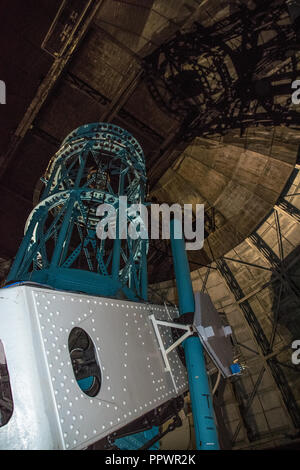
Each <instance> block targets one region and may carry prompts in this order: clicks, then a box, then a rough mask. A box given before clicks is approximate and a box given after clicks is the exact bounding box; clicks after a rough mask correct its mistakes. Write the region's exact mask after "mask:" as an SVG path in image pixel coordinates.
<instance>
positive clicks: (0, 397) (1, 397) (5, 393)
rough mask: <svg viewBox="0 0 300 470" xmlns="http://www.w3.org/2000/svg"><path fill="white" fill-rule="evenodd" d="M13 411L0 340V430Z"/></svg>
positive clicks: (7, 374)
mask: <svg viewBox="0 0 300 470" xmlns="http://www.w3.org/2000/svg"><path fill="white" fill-rule="evenodd" d="M13 409H14V404H13V398H12V393H11V387H10V380H9V373H8V368H7V363H6V357H5V352H4V346H3V343H2V341H1V340H0V428H1V427H2V426H4V425H5V424H7V423H8V421H9V420H10V418H11V417H12V414H13Z"/></svg>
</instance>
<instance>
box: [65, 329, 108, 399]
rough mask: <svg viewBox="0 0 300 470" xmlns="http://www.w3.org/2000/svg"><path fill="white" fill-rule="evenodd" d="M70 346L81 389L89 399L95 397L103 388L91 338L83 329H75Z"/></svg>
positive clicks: (70, 336)
mask: <svg viewBox="0 0 300 470" xmlns="http://www.w3.org/2000/svg"><path fill="white" fill-rule="evenodd" d="M68 346H69V352H70V356H71V361H72V367H73V371H74V375H75V378H76V380H77V383H78V385H79V387H80V388H81V390H82V391H83V392H84V393H85V394H86V395H88V396H89V397H95V396H96V395H97V394H98V393H99V390H100V387H101V370H100V367H99V364H98V360H97V355H96V350H95V346H94V343H93V341H92V339H91V337H90V336H89V335H88V334H87V332H86V331H84V330H83V329H82V328H78V327H75V328H73V329H72V331H71V332H70V335H69V340H68Z"/></svg>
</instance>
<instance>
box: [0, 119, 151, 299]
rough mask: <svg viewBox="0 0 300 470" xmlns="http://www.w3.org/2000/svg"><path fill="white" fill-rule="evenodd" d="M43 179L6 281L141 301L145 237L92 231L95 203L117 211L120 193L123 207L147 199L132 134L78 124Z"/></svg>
mask: <svg viewBox="0 0 300 470" xmlns="http://www.w3.org/2000/svg"><path fill="white" fill-rule="evenodd" d="M43 182H44V183H45V189H44V191H43V194H42V196H41V199H40V202H39V203H38V205H37V206H36V207H35V208H34V209H33V211H32V212H31V214H30V215H29V218H28V220H27V223H26V228H25V236H24V239H23V241H22V244H21V246H20V249H19V251H18V253H17V256H16V259H15V261H14V263H13V266H12V268H11V271H10V273H9V276H8V279H7V280H8V281H12V280H21V281H34V282H40V283H43V284H47V285H50V286H52V287H55V288H63V289H69V290H75V291H76V290H78V291H81V292H86V293H88V294H98V295H109V296H113V297H118V296H125V297H127V298H129V299H131V300H137V299H141V298H142V299H145V300H146V298H147V265H146V252H147V245H148V241H147V240H142V239H141V238H137V239H136V240H133V239H132V238H129V237H127V238H126V239H124V240H121V239H119V238H118V237H116V239H115V240H111V239H109V238H106V239H105V240H102V239H101V240H100V239H98V237H97V234H96V225H97V223H99V220H100V219H101V218H100V217H98V216H97V214H96V211H97V207H98V206H99V205H100V204H102V203H106V204H110V205H111V206H113V207H114V209H115V210H116V213H117V214H119V209H120V208H119V197H120V196H126V197H127V201H128V205H131V204H139V203H143V202H144V195H145V187H146V171H145V162H144V155H143V151H142V149H141V147H140V145H139V144H138V142H137V141H136V139H135V138H134V137H133V136H132V135H131V134H130V133H128V132H127V131H125V130H123V129H121V128H120V127H118V126H115V125H111V124H105V123H93V124H88V125H84V126H81V127H79V128H78V129H76V130H75V131H73V132H72V133H71V134H69V135H68V137H67V138H66V139H65V140H64V141H63V143H62V146H61V147H60V149H59V150H58V152H57V153H56V154H55V155H54V157H53V158H52V160H51V162H50V164H49V166H48V169H47V171H46V174H45V177H44V178H43ZM130 221H132V216H131V215H130V214H129V213H128V212H127V223H129V222H130ZM115 223H116V225H118V216H117V219H116V221H115ZM116 229H117V227H116Z"/></svg>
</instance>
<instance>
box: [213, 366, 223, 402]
mask: <svg viewBox="0 0 300 470" xmlns="http://www.w3.org/2000/svg"><path fill="white" fill-rule="evenodd" d="M220 380H221V371H220V370H218V377H217V380H216V383H215V385H214V388H213V390H212V395H213V396H214V394H215V393H216V391H217V388H218V386H219V384H220Z"/></svg>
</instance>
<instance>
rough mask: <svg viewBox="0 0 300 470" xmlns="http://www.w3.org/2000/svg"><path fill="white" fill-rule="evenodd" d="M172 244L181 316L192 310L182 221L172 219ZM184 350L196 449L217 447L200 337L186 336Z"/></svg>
mask: <svg viewBox="0 0 300 470" xmlns="http://www.w3.org/2000/svg"><path fill="white" fill-rule="evenodd" d="M171 247H172V254H173V262H174V270H175V277H176V285H177V290H178V298H179V311H180V315H183V314H184V313H189V312H194V311H195V300H194V293H193V286H192V281H191V276H190V268H189V263H188V259H187V254H186V250H185V242H184V239H183V236H182V222H181V220H178V219H175V218H174V219H173V220H172V221H171ZM183 347H184V353H185V359H186V366H187V372H188V378H189V387H190V395H191V402H192V411H193V419H194V426H195V435H196V445H197V449H199V450H219V442H218V434H217V430H216V424H215V418H214V410H213V404H212V397H211V391H210V387H209V383H208V377H207V373H206V367H205V360H204V352H203V348H202V345H201V342H200V339H199V338H198V337H196V336H192V337H190V338H187V339H186V340H185V341H184V343H183Z"/></svg>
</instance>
